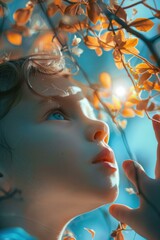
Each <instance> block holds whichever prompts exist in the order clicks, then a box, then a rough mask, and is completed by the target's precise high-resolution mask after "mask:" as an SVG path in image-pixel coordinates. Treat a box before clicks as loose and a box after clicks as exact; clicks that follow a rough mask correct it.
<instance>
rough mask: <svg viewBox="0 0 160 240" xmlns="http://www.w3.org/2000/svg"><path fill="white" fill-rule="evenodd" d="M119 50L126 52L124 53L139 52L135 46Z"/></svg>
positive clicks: (136, 53)
mask: <svg viewBox="0 0 160 240" xmlns="http://www.w3.org/2000/svg"><path fill="white" fill-rule="evenodd" d="M121 52H122V53H126V54H135V55H138V54H139V51H138V49H137V48H135V47H131V48H122V49H121Z"/></svg>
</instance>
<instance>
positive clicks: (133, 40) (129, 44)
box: [123, 38, 138, 48]
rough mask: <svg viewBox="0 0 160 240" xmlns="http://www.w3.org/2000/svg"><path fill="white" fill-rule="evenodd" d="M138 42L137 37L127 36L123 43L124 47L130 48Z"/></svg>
mask: <svg viewBox="0 0 160 240" xmlns="http://www.w3.org/2000/svg"><path fill="white" fill-rule="evenodd" d="M137 44H138V38H129V39H127V40H126V42H125V44H124V45H123V47H124V48H132V47H135V46H136V45H137Z"/></svg>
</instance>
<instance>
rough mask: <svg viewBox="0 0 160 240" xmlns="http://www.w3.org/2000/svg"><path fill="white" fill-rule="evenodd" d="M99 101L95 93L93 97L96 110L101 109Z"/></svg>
mask: <svg viewBox="0 0 160 240" xmlns="http://www.w3.org/2000/svg"><path fill="white" fill-rule="evenodd" d="M99 103H100V102H99V99H98V97H97V95H96V94H95V93H94V95H93V106H94V107H95V108H96V109H98V108H99Z"/></svg>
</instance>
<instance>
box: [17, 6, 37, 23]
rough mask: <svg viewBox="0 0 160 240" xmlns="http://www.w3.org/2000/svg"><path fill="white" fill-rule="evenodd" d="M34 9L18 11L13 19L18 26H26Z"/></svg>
mask: <svg viewBox="0 0 160 240" xmlns="http://www.w3.org/2000/svg"><path fill="white" fill-rule="evenodd" d="M32 11H33V8H31V7H27V8H20V9H18V10H17V11H16V12H15V13H14V14H13V18H14V20H15V22H16V24H17V25H20V26H21V25H25V24H26V23H27V22H28V21H29V19H30V17H31V14H32Z"/></svg>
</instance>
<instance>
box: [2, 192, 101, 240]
mask: <svg viewBox="0 0 160 240" xmlns="http://www.w3.org/2000/svg"><path fill="white" fill-rule="evenodd" d="M30 196H32V195H30ZM56 196H57V198H56V197H55V194H54V196H52V193H46V194H43V195H39V194H38V195H37V196H36V197H34V198H33V197H32V198H28V197H26V198H25V200H24V201H16V200H14V199H10V200H6V201H4V202H3V204H1V207H0V211H1V213H2V215H3V216H2V217H1V219H2V224H1V226H0V227H1V228H3V227H22V228H24V230H26V231H27V232H28V233H29V234H31V235H33V236H35V237H37V238H38V239H40V240H48V239H51V238H52V239H59V240H60V238H58V236H59V234H60V232H61V230H62V228H63V227H64V225H65V224H66V223H67V222H68V221H69V220H70V219H72V218H73V217H75V216H77V215H79V214H82V213H84V212H85V211H90V210H92V209H94V208H95V207H98V206H100V205H101V204H102V202H99V199H98V198H97V199H96V197H95V196H94V197H93V196H91V195H89V194H88V195H87V194H85V195H84V196H83V195H82V194H78V193H76V194H70V197H68V198H66V193H65V192H64V191H63V192H61V193H59V194H57V195H56ZM95 201H96V202H97V203H96V205H95ZM11 214H12V215H11Z"/></svg>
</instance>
